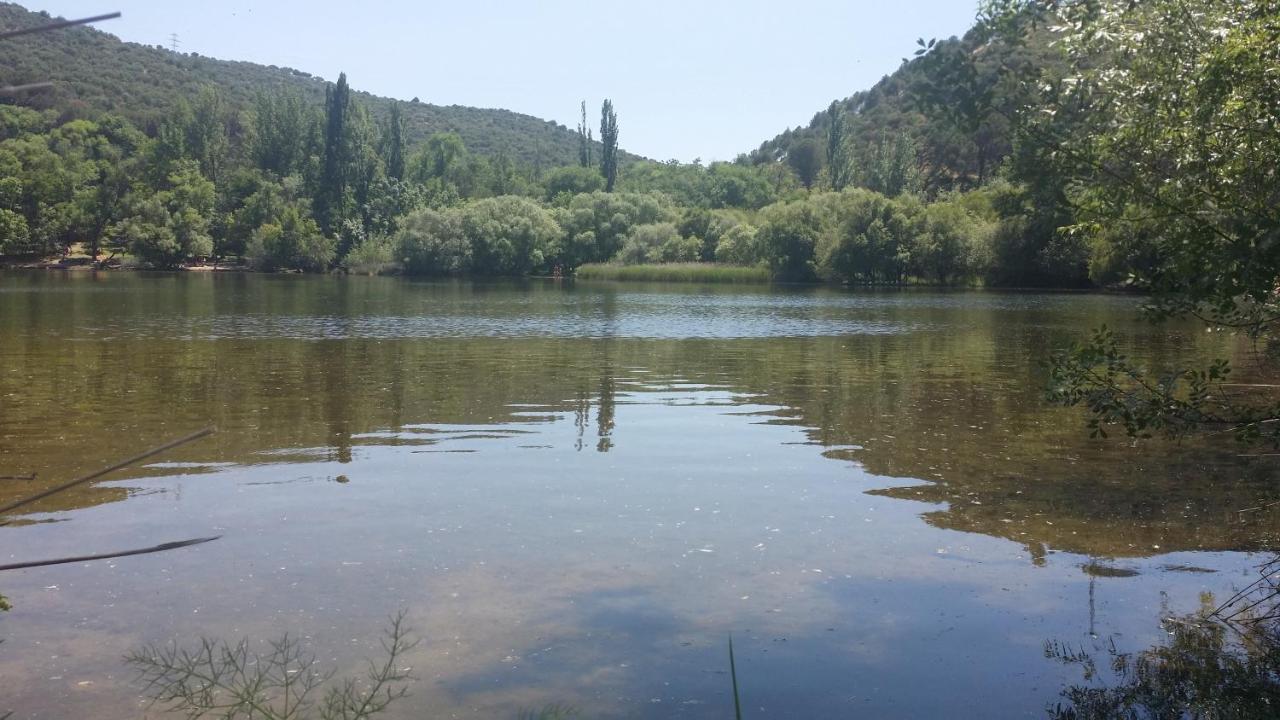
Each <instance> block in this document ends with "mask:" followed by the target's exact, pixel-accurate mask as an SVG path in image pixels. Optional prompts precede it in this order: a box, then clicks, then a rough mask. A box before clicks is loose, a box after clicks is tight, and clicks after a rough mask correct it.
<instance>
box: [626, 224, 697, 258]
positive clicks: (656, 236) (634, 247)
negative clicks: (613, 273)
mask: <svg viewBox="0 0 1280 720" xmlns="http://www.w3.org/2000/svg"><path fill="white" fill-rule="evenodd" d="M700 244H701V243H700V242H699V241H698V239H697V238H684V237H681V235H680V231H679V230H677V229H676V226H675V225H674V224H672V223H669V222H665V223H651V224H648V225H637V226H635V227H633V228H631V230H630V232H628V233H627V238H626V240H624V241H623V243H622V249H621V250H620V251H618V256H617V261H618V262H620V263H623V264H624V265H641V264H645V263H664V262H689V261H693V260H697V259H698V252H699V250H700Z"/></svg>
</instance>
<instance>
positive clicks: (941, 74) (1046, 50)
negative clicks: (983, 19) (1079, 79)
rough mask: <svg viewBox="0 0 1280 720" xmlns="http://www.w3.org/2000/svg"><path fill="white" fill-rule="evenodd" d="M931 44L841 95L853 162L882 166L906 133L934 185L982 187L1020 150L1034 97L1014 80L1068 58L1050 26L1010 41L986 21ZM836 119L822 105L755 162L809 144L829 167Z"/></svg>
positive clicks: (928, 183) (765, 146)
mask: <svg viewBox="0 0 1280 720" xmlns="http://www.w3.org/2000/svg"><path fill="white" fill-rule="evenodd" d="M922 42H923V41H922ZM930 48H931V49H932V51H931V52H929V53H928V54H927V55H925V56H924V57H916V58H915V59H912V60H910V61H908V62H904V63H903V64H902V66H900V67H899V68H898V69H897V70H896V71H894V72H893V73H891V74H889V75H888V76H886V77H884V78H883V79H881V80H880V82H878V83H876V84H875V86H873V87H872V88H870V89H869V90H864V91H861V92H858V93H855V94H854V95H852V96H850V97H847V98H845V99H843V100H839V101H837V108H838V109H839V110H840V111H841V112H842V113H844V115H845V118H846V120H845V123H846V133H847V135H848V136H849V138H850V140H851V142H852V145H853V154H854V163H855V165H857V164H859V163H861V164H863V165H864V166H865V165H866V164H868V163H874V162H876V159H877V157H882V156H883V155H884V154H885V149H886V145H888V146H892V144H893V143H894V142H897V141H899V139H901V138H906V139H907V140H909V141H910V142H911V143H912V145H913V146H914V149H915V151H916V153H917V155H918V160H919V164H920V168H921V170H922V172H923V174H924V177H923V182H924V185H925V188H926V189H930V190H937V189H962V188H970V187H974V186H977V185H980V184H981V183H982V182H984V181H985V180H987V179H989V178H990V177H991V176H992V175H993V173H994V172H995V171H996V170H997V169H998V168H999V166H1000V164H1001V162H1002V161H1004V160H1005V159H1006V158H1007V157H1008V156H1009V154H1010V153H1011V152H1012V150H1013V136H1014V132H1013V128H1012V123H1011V117H1012V116H1013V115H1014V114H1015V113H1016V111H1017V108H1018V107H1019V106H1021V105H1024V104H1026V103H1034V102H1035V99H1034V98H1029V97H1026V96H1025V95H1024V88H1023V87H1022V86H1021V85H1020V84H1018V83H1016V82H1010V78H1013V77H1018V76H1023V77H1026V76H1038V75H1039V74H1040V71H1041V70H1042V69H1043V68H1045V67H1047V66H1050V65H1052V64H1053V63H1056V62H1059V60H1058V59H1057V58H1058V57H1059V56H1058V54H1057V53H1056V52H1055V51H1054V50H1053V49H1052V48H1051V46H1050V43H1049V36H1048V32H1047V30H1046V29H1044V28H1043V27H1038V28H1032V29H1030V30H1029V31H1028V33H1027V35H1026V36H1025V37H1024V38H1022V39H1021V41H1020V42H1015V43H1010V42H1007V41H1006V40H1004V39H1002V38H1001V37H1000V36H998V35H993V34H992V33H990V32H988V31H986V30H984V28H982V27H981V26H979V27H975V28H974V29H973V30H970V31H969V32H968V33H966V34H965V36H964V37H962V38H950V39H947V40H942V41H940V42H939V43H937V46H936V48H935V47H933V46H930ZM921 49H923V47H922V48H921ZM907 50H909V48H904V52H906V51H907ZM829 123H830V114H829V112H828V110H827V109H823V110H821V111H819V112H818V113H817V114H815V115H814V117H813V119H812V120H811V121H810V123H809V124H808V126H804V127H797V128H794V129H788V130H786V131H785V132H783V133H782V134H780V135H778V136H777V137H775V138H773V139H771V140H767V141H765V142H764V143H762V144H761V145H760V147H758V148H756V149H755V150H753V151H752V152H751V153H749V155H748V156H747V157H748V159H749V160H750V161H751V162H753V163H755V164H764V163H770V162H785V161H788V160H789V159H791V158H792V155H793V153H795V151H797V150H798V149H801V148H802V146H806V145H807V146H809V147H807V148H804V149H805V150H808V152H809V153H810V154H811V155H816V156H817V158H818V160H819V162H820V163H821V164H825V162H824V158H825V152H826V143H827V130H828V126H829ZM796 154H798V153H796Z"/></svg>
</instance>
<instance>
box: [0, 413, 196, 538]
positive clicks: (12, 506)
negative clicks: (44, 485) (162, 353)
mask: <svg viewBox="0 0 1280 720" xmlns="http://www.w3.org/2000/svg"><path fill="white" fill-rule="evenodd" d="M214 431H215V428H211V427H209V428H205V429H204V430H201V431H200V432H197V433H192V434H190V435H188V436H186V437H183V438H178V439H177V440H174V441H173V442H169V443H165V444H164V445H161V446H160V447H158V448H154V449H151V450H148V451H146V452H144V453H142V454H141V455H135V456H133V457H131V458H129V459H128V460H123V461H121V462H118V463H116V464H115V465H112V466H111V467H108V468H104V469H102V470H99V471H97V472H95V473H90V474H88V475H85V476H84V477H80V478H76V479H75V480H72V481H71V482H69V483H65V484H63V485H59V486H57V487H55V488H50V489H48V490H45V491H44V492H41V493H36V494H35V495H32V496H31V497H28V498H24V499H22V500H15V501H14V502H11V503H9V504H8V505H4V506H2V507H0V515H4V514H6V513H9V512H12V511H14V510H17V509H18V508H20V507H23V506H26V505H30V504H31V503H33V502H36V501H37V500H43V499H45V498H47V497H49V496H50V495H57V494H58V493H60V492H62V491H64V490H70V489H71V488H73V487H75V486H77V485H83V484H84V483H87V482H90V481H92V480H97V479H98V478H100V477H102V476H103V475H109V474H111V473H113V472H115V471H117V470H123V469H124V468H127V467H129V466H130V465H133V464H135V463H140V462H142V461H143V460H146V459H148V458H151V457H154V456H156V455H159V454H160V453H162V452H168V451H169V450H172V449H174V448H176V447H178V446H180V445H186V444H187V443H189V442H194V441H196V440H199V439H200V438H203V437H207V436H209V435H212V434H213V433H214ZM0 524H3V523H0Z"/></svg>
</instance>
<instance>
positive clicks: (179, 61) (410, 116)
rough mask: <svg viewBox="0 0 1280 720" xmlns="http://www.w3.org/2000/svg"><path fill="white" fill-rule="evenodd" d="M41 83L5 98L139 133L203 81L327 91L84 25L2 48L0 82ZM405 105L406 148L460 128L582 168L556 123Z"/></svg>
mask: <svg viewBox="0 0 1280 720" xmlns="http://www.w3.org/2000/svg"><path fill="white" fill-rule="evenodd" d="M49 21H50V17H49V16H48V15H47V14H46V13H35V12H30V11H28V10H26V9H25V8H23V7H21V6H19V5H15V4H11V3H0V28H4V29H14V28H22V27H32V26H37V25H43V24H47V23H48V22H49ZM43 81H50V82H53V83H54V87H53V89H51V90H45V91H40V92H36V93H28V94H24V95H22V96H20V97H17V98H12V99H6V100H5V101H6V102H17V103H19V104H23V105H28V106H31V107H34V108H36V109H46V108H55V109H57V110H59V111H61V112H64V113H66V114H68V115H73V116H74V115H79V114H93V113H96V112H111V113H114V114H118V115H122V116H124V117H126V118H128V119H130V120H132V121H134V122H135V123H137V124H138V125H139V126H140V127H143V128H154V127H155V125H156V123H157V121H158V120H159V119H160V118H162V117H164V116H165V115H166V113H168V112H169V111H170V110H171V109H172V107H173V106H174V104H175V103H176V102H177V100H178V99H179V98H184V97H185V98H192V97H195V95H196V94H197V93H198V92H199V89H200V88H201V87H202V86H205V85H210V84H212V85H216V86H217V87H219V88H220V89H221V90H222V92H223V94H224V95H225V97H226V98H227V99H228V100H229V101H230V102H231V103H233V104H235V105H241V106H243V105H245V104H247V103H248V102H249V101H250V100H252V99H253V97H254V95H255V94H256V93H257V92H259V91H261V90H267V89H273V88H279V87H280V86H287V87H289V88H293V89H300V90H301V91H303V92H304V93H305V94H306V95H307V96H308V97H310V98H312V99H313V100H314V102H315V103H316V104H317V105H319V104H321V103H322V102H323V100H324V88H325V80H324V79H322V78H318V77H314V76H312V75H310V74H308V73H305V72H301V71H298V70H293V69H290V68H280V67H275V66H270V67H268V66H264V65H257V64H254V63H248V62H232V61H226V60H215V59H212V58H206V57H200V56H199V55H197V54H195V53H191V54H179V53H174V52H170V51H169V50H165V49H163V48H159V47H152V46H145V45H139V44H137V43H129V42H123V41H121V40H120V39H119V38H117V37H115V36H114V35H110V34H108V33H106V32H103V31H101V30H96V29H93V28H88V27H81V28H71V29H67V30H59V31H57V32H52V33H42V34H39V35H32V36H26V37H20V38H15V39H13V40H8V41H4V42H0V86H10V85H21V84H25V83H32V82H43ZM356 82H357V84H358V79H357V80H356ZM356 95H357V96H358V97H359V99H360V100H361V101H362V103H364V104H365V105H366V106H368V107H369V108H370V110H372V111H373V112H374V114H375V115H377V116H382V115H383V114H384V113H385V112H386V108H387V107H388V105H389V104H390V103H391V102H392V101H391V100H389V99H387V98H380V97H375V96H372V95H369V94H367V93H356ZM402 106H403V109H404V118H405V129H406V139H407V140H408V143H409V145H410V146H413V145H416V144H417V143H419V142H421V141H423V140H424V139H426V138H427V137H428V136H429V135H431V134H432V133H436V132H455V133H457V134H458V135H459V136H461V137H462V140H463V142H465V143H466V145H467V148H468V149H470V150H471V151H473V152H476V153H478V154H481V155H489V156H492V155H496V154H498V153H505V154H506V155H508V156H509V157H511V158H512V159H513V160H515V161H517V162H520V163H522V164H527V165H533V166H539V165H540V166H542V167H547V168H550V167H555V166H559V165H568V164H573V163H576V162H577V157H578V140H577V135H576V134H575V133H574V132H573V131H571V130H569V129H568V128H566V127H564V126H562V125H560V124H558V123H555V122H551V121H547V120H540V119H538V118H535V117H532V116H529V115H521V114H519V113H515V112H511V111H508V110H490V109H480V108H471V107H459V106H448V107H444V106H438V105H430V104H427V103H421V102H406V103H402Z"/></svg>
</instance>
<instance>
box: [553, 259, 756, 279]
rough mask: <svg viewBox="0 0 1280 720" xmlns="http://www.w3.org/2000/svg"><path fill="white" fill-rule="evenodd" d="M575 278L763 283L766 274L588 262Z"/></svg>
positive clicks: (702, 266) (709, 266) (711, 266)
mask: <svg viewBox="0 0 1280 720" xmlns="http://www.w3.org/2000/svg"><path fill="white" fill-rule="evenodd" d="M577 277H578V279H580V280H634V281H642V282H694V283H767V282H769V271H768V269H766V268H763V267H745V266H742V265H719V264H715V263H663V264H661V265H614V264H612V263H592V264H588V265H583V266H582V267H580V268H578V273H577Z"/></svg>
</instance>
